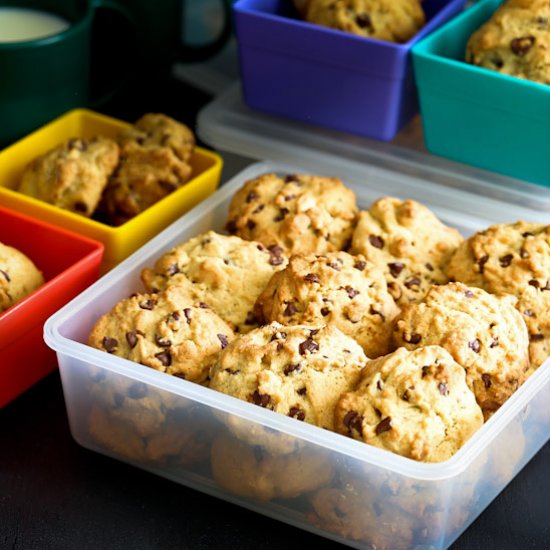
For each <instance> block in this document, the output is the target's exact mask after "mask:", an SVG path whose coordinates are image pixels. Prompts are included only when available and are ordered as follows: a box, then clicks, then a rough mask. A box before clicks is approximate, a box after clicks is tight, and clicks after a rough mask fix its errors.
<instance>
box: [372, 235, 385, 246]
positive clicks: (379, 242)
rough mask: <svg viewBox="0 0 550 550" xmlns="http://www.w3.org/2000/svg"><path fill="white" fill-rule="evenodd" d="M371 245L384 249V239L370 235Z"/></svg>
mask: <svg viewBox="0 0 550 550" xmlns="http://www.w3.org/2000/svg"><path fill="white" fill-rule="evenodd" d="M369 243H370V244H371V245H372V246H374V248H383V247H384V239H383V238H382V237H379V236H378V235H369Z"/></svg>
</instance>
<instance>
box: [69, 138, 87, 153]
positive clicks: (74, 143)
mask: <svg viewBox="0 0 550 550" xmlns="http://www.w3.org/2000/svg"><path fill="white" fill-rule="evenodd" d="M68 146H69V149H78V150H79V151H86V149H88V143H87V142H86V141H84V140H83V139H79V138H73V139H70V140H69V142H68Z"/></svg>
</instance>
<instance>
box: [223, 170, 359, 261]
mask: <svg viewBox="0 0 550 550" xmlns="http://www.w3.org/2000/svg"><path fill="white" fill-rule="evenodd" d="M356 215H357V205H356V200H355V194H354V193H353V191H351V189H348V188H347V187H345V186H344V184H343V183H342V181H341V180H339V179H338V178H329V177H322V176H311V175H306V174H296V175H287V176H282V175H278V174H264V175H262V176H259V177H257V178H255V179H253V180H249V181H247V182H246V183H245V184H244V186H243V187H242V188H241V189H239V191H237V193H235V195H234V197H233V199H232V200H231V204H230V206H229V213H228V221H227V223H226V229H227V231H228V232H229V233H232V234H235V235H238V236H239V237H241V238H243V239H246V240H249V241H259V242H261V243H263V244H264V245H265V246H267V247H268V248H271V249H277V248H276V247H280V248H281V249H282V250H283V251H285V252H286V253H288V254H324V253H326V252H331V251H335V250H341V249H344V248H345V247H346V246H347V245H348V244H349V240H350V238H351V234H352V231H353V226H354V224H355V221H356Z"/></svg>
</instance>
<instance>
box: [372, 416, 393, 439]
mask: <svg viewBox="0 0 550 550" xmlns="http://www.w3.org/2000/svg"><path fill="white" fill-rule="evenodd" d="M391 427H392V426H391V416H386V418H384V420H381V421H380V422H379V423H378V426H376V429H375V430H374V431H375V433H376V435H380V434H383V433H384V432H388V431H390V430H391Z"/></svg>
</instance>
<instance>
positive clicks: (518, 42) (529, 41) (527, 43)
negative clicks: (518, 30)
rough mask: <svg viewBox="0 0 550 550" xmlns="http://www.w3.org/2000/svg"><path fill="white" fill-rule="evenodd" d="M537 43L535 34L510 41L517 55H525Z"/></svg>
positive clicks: (511, 47)
mask: <svg viewBox="0 0 550 550" xmlns="http://www.w3.org/2000/svg"><path fill="white" fill-rule="evenodd" d="M534 43H535V37H534V36H521V37H519V38H514V39H513V40H511V41H510V49H511V50H512V52H513V53H515V54H516V55H519V56H520V57H523V56H524V55H525V54H526V53H527V52H528V51H529V50H530V49H531V48H532V47H533V44H534Z"/></svg>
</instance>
